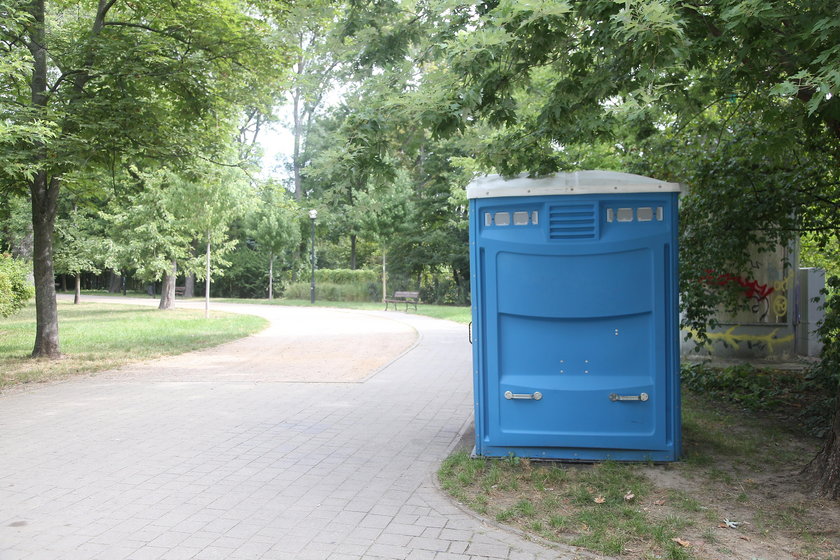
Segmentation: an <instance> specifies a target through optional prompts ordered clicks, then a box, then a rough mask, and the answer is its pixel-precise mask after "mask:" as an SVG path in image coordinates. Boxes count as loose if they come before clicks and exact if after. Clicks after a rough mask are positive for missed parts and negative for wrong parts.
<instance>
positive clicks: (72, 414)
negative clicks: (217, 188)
mask: <svg viewBox="0 0 840 560" xmlns="http://www.w3.org/2000/svg"><path fill="white" fill-rule="evenodd" d="M145 301H148V300H145ZM223 307H224V308H225V309H229V310H237V311H241V312H253V313H255V314H260V315H262V316H264V317H267V318H269V319H270V320H271V321H272V322H273V323H274V324H275V326H276V325H283V324H285V325H288V324H297V325H299V328H296V329H295V332H296V334H297V335H298V336H301V337H307V336H312V337H317V334H318V332H322V331H324V329H323V325H328V324H337V323H342V322H345V323H346V322H347V321H348V320H351V324H352V325H353V330H354V331H355V332H356V334H357V335H359V336H364V333H366V332H367V330H368V329H373V331H374V333H377V332H378V333H379V334H378V335H371V336H374V337H382V336H386V335H384V334H383V330H382V329H381V327H382V321H383V319H385V318H387V320H389V321H397V323H395V325H396V326H397V327H398V328H395V329H384V330H385V331H386V332H388V333H390V334H388V335H387V336H391V335H393V336H403V339H402V340H403V341H404V340H405V339H404V334H405V331H406V328H411V329H414V330H415V331H416V332H417V339H416V345H414V346H413V347H411V349H410V350H408V351H407V352H405V353H403V354H402V355H401V356H399V357H398V358H397V359H396V360H394V361H392V362H391V363H390V364H387V365H385V366H384V367H382V368H380V369H379V370H378V371H376V372H375V374H374V375H372V376H370V377H368V378H367V379H366V380H364V381H363V382H344V383H335V382H333V383H319V382H303V383H302V382H299V381H307V380H305V379H304V380H296V381H298V382H295V380H293V381H288V380H283V381H278V380H276V379H273V378H272V377H271V375H270V374H267V373H266V372H267V371H269V370H267V369H265V368H263V367H262V366H260V367H257V366H256V365H255V366H254V372H253V375H251V376H249V375H248V372H247V371H246V370H247V369H248V368H244V369H242V368H240V370H238V373H237V375H236V376H235V377H234V378H231V377H230V376H226V374H225V371H224V368H218V367H217V368H208V367H205V368H204V369H202V366H201V364H202V360H201V359H198V360H196V359H195V358H196V357H198V358H201V357H202V356H212V355H213V352H214V351H212V350H210V351H206V352H204V353H194V354H193V355H191V356H190V357H189V359H188V360H187V359H186V358H171V359H166V360H158V361H153V362H148V363H145V364H143V365H140V366H133V367H131V368H127V369H125V370H117V371H114V372H107V373H105V374H101V375H97V376H94V377H85V378H78V379H74V380H72V381H69V382H64V383H57V384H53V385H48V386H45V387H42V388H39V389H34V390H27V391H22V392H13V393H11V394H7V395H4V396H0V560H13V559H14V560H17V559H36V558H50V559H62V560H64V559H74V558H96V559H105V560H110V559H125V558H131V559H135V560H141V559H158V558H160V559H178V558H184V559H186V558H195V559H202V560H211V559H214V558H230V559H257V558H266V559H278V560H280V559H296V560H307V559H312V560H353V559H362V558H364V559H371V560H373V559H378V558H382V559H416V560H419V559H435V560H449V559H458V558H469V559H473V560H478V559H482V560H483V559H510V560H515V559H532V560H536V559H543V558H546V559H547V558H554V559H560V558H562V559H571V558H584V557H589V556H588V555H584V554H580V553H574V552H571V551H569V552H561V551H560V550H557V549H549V548H545V547H543V546H540V545H537V544H535V543H531V542H528V541H525V540H523V539H521V538H519V537H518V536H517V535H515V534H513V533H510V532H507V531H504V530H501V529H499V528H497V527H495V526H492V525H486V524H484V523H482V522H481V521H480V520H478V519H476V518H474V517H472V516H470V515H467V514H466V513H464V512H462V511H461V510H460V509H459V508H458V507H456V506H455V505H454V504H453V503H452V502H451V501H450V500H449V499H448V498H447V497H445V496H443V495H442V494H441V493H440V492H439V491H438V490H437V488H436V487H435V485H434V482H433V476H434V473H435V471H436V470H437V468H438V466H439V464H440V461H441V460H442V459H443V458H444V457H446V456H447V454H448V453H449V452H450V450H451V449H452V448H453V447H454V446H455V445H456V444H457V443H458V441H459V439H460V437H461V435H462V434H463V432H464V430H465V429H467V428H468V427H469V425H470V424H471V421H472V419H471V412H472V387H471V375H470V355H469V344H468V342H467V333H466V327H464V326H462V325H457V324H455V323H451V322H447V321H440V320H435V319H430V318H426V317H421V316H417V315H407V314H403V313H394V312H389V313H388V314H387V315H386V314H385V313H364V312H348V311H342V310H326V309H306V310H301V309H294V308H283V307H268V306H256V305H255V306H241V307H233V306H222V305H218V304H216V305H214V309H222V308H223ZM302 314H306V315H307V316H309V317H317V321H316V322H312V321H309V322H307V321H304V320H303V319H301V317H302V316H303V315H302ZM294 321H298V323H294ZM324 321H326V322H324ZM318 324H320V325H321V327H320V328H319V327H318ZM282 330H283V329H279V330H278V331H277V332H278V333H281V331H282ZM400 333H402V334H400ZM322 334H323V333H322ZM281 336H282V334H278V337H281ZM281 342H282V341H281V340H280V339H279V338H278V339H275V340H272V338H271V337H270V336H268V337H267V336H265V335H263V336H261V337H251V338H250V339H247V341H243V342H241V343H235V344H245V345H246V346H244V347H240V349H242V348H244V350H243V351H242V354H241V355H242V356H243V357H245V356H248V357H249V358H253V356H258V355H260V352H261V348H262V349H263V350H264V349H265V348H270V347H272V345H274V344H280V343H281ZM321 343H322V344H323V346H322V347H321V348H322V351H323V352H329V348H330V346H329V336H322V337H321ZM247 345H250V348H251V351H250V352H248V351H247V348H248V346H247ZM397 346H400V345H399V344H398V345H397ZM392 352H395V353H398V352H397V350H392ZM179 360H180V362H179ZM184 360H187V361H186V362H185V361H184ZM189 360H192V363H193V364H196V365H195V367H192V368H189V367H186V366H184V367H180V368H179V367H174V366H173V365H172V364H176V363H182V364H184V363H189ZM211 361H212V360H211ZM246 361H247V360H246ZM208 363H209V362H208ZM253 363H254V364H257V363H259V360H254V361H253ZM162 372H166V375H162Z"/></svg>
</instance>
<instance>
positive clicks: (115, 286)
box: [108, 270, 122, 294]
mask: <svg viewBox="0 0 840 560" xmlns="http://www.w3.org/2000/svg"><path fill="white" fill-rule="evenodd" d="M121 291H122V276H120V275H119V274H118V273H117V271H116V270H109V271H108V293H109V294H118V293H120V292H121Z"/></svg>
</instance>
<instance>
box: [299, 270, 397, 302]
mask: <svg viewBox="0 0 840 560" xmlns="http://www.w3.org/2000/svg"><path fill="white" fill-rule="evenodd" d="M379 292H380V289H377V286H376V283H375V282H364V283H363V282H357V283H354V284H336V283H334V282H320V281H318V280H317V275H316V281H315V297H316V299H319V300H324V301H379V300H381V299H382V296H381V295H380V293H379ZM283 297H285V298H287V299H309V282H295V283H294V284H289V286H288V287H286V290H285V292H284V293H283Z"/></svg>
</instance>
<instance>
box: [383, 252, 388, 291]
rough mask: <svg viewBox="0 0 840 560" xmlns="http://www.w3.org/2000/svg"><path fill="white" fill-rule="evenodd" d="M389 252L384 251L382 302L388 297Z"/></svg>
mask: <svg viewBox="0 0 840 560" xmlns="http://www.w3.org/2000/svg"><path fill="white" fill-rule="evenodd" d="M386 254H387V251H385V249H384V248H383V249H382V302H383V303H384V302H385V298H387V297H388V267H387V262H388V261H387V257H386Z"/></svg>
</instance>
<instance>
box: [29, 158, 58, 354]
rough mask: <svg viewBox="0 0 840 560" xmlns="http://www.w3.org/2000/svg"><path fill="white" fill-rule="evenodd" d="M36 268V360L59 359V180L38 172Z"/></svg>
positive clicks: (34, 209)
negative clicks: (55, 253) (56, 250)
mask: <svg viewBox="0 0 840 560" xmlns="http://www.w3.org/2000/svg"><path fill="white" fill-rule="evenodd" d="M31 190H32V226H33V228H32V229H33V234H34V239H33V242H34V250H33V255H32V256H33V259H34V262H33V269H34V277H35V347H34V348H33V349H32V357H33V358H58V357H60V356H61V351H60V348H59V343H58V306H57V304H56V300H55V273H54V271H53V258H52V257H53V230H54V226H55V212H56V200H57V199H58V190H59V181H58V180H57V179H56V178H53V179H50V180H48V179H47V174H46V172H44V171H39V172H38V173H37V174H36V176H35V178H34V179H33V180H32V186H31Z"/></svg>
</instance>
